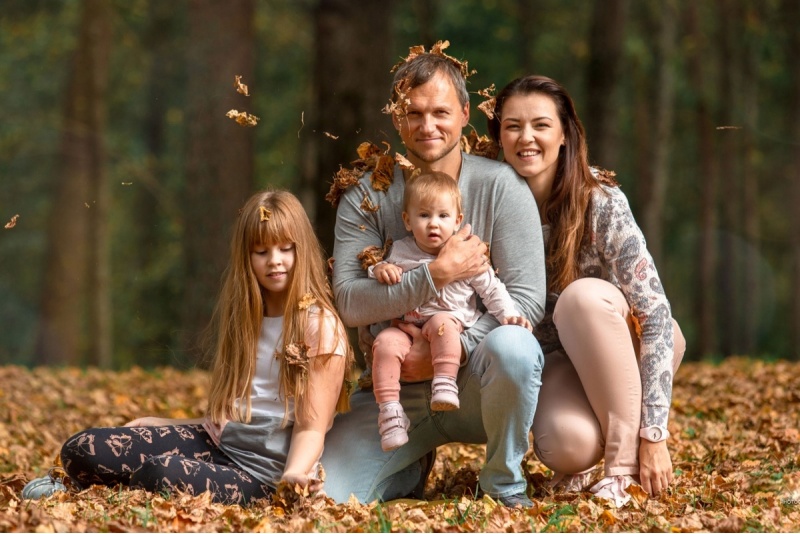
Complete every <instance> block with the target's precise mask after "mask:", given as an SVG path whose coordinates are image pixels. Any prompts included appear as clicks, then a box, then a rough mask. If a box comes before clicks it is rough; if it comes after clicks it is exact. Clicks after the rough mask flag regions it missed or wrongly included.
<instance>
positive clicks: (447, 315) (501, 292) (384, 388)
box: [369, 172, 533, 451]
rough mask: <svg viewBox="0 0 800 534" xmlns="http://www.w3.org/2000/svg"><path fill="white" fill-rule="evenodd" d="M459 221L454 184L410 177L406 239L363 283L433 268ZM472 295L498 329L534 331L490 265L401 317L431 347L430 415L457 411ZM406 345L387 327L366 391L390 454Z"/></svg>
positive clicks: (433, 175)
mask: <svg viewBox="0 0 800 534" xmlns="http://www.w3.org/2000/svg"><path fill="white" fill-rule="evenodd" d="M463 217H464V215H463V213H462V212H461V192H460V191H459V189H458V182H456V181H455V180H454V179H453V178H451V177H450V176H449V175H447V174H445V173H441V172H430V173H424V174H421V175H419V176H417V177H415V178H412V179H411V180H409V181H408V183H407V184H406V189H405V196H404V198H403V221H404V223H405V226H406V230H408V231H410V232H411V233H412V234H413V236H409V237H406V238H404V239H401V240H399V241H397V242H396V243H394V244H393V245H392V250H391V252H390V254H389V256H388V257H387V258H386V259H385V260H384V261H381V262H379V263H377V264H376V265H374V266H371V267H370V268H369V276H370V278H375V279H376V280H378V281H379V282H381V283H384V284H389V285H393V284H396V283H398V282H399V281H400V279H401V277H402V276H403V272H405V271H408V270H411V269H416V268H417V267H419V266H420V265H423V264H426V263H430V262H432V261H433V260H435V259H436V256H437V255H438V254H439V251H440V250H441V248H442V246H444V244H445V242H446V241H447V240H448V239H450V237H451V236H452V235H453V234H454V233H456V232H457V231H458V228H459V226H460V225H461V221H462V219H463ZM487 261H488V260H487ZM476 293H477V294H478V295H480V297H481V299H482V301H483V304H484V305H485V306H486V309H487V310H488V311H489V313H491V314H492V315H493V316H494V317H495V318H496V319H497V320H498V321H500V322H501V323H502V324H514V325H519V326H522V327H524V328H527V329H528V330H532V329H533V327H532V325H531V324H530V322H529V321H528V320H527V319H526V318H525V317H521V316H520V315H519V312H518V311H517V309H516V306H515V305H514V301H513V300H512V299H511V296H510V295H509V294H508V291H507V290H506V287H505V285H503V283H502V282H501V281H500V280H499V279H498V278H497V277H496V276H495V274H494V271H493V270H492V269H491V266H490V267H489V269H488V270H486V272H484V273H482V274H479V275H477V276H474V277H472V278H469V279H466V280H460V281H456V282H453V283H451V284H448V285H446V286H445V287H443V288H442V289H441V290H440V291H439V295H438V296H437V297H436V298H433V299H431V300H430V301H428V302H426V303H424V304H423V305H421V306H420V307H418V308H416V309H414V310H411V311H409V312H408V313H406V314H405V315H403V317H402V319H401V320H402V321H404V322H408V323H413V324H415V325H417V326H420V327H421V328H422V334H423V336H424V337H425V339H427V340H428V342H429V343H430V349H431V359H432V363H433V370H434V377H433V383H432V385H431V391H432V397H431V409H432V410H438V411H444V410H456V409H458V408H459V401H458V385H457V384H456V374H457V373H458V368H459V367H460V365H461V338H460V335H461V332H462V331H463V330H464V329H465V328H469V327H470V326H472V325H473V324H475V322H476V321H477V320H478V318H480V316H481V315H482V313H481V312H480V311H478V309H477V303H476V298H475V294H476ZM395 324H396V323H395ZM411 345H412V341H411V337H410V336H409V335H408V334H406V333H405V332H403V330H401V329H400V328H398V327H397V326H390V327H389V328H386V329H385V330H383V331H381V332H380V334H378V336H377V337H376V338H375V342H374V343H373V346H372V354H373V362H372V374H373V387H374V392H375V399H376V401H377V402H378V406H379V407H380V413H379V415H378V428H379V430H380V434H381V448H382V449H383V450H384V451H391V450H394V449H397V448H398V447H400V446H402V445H404V444H405V443H406V442H407V441H408V427H409V419H408V417H406V414H405V412H404V411H403V406H402V405H401V404H400V371H401V368H402V366H403V362H404V360H405V357H406V355H407V354H408V351H409V350H410V349H411Z"/></svg>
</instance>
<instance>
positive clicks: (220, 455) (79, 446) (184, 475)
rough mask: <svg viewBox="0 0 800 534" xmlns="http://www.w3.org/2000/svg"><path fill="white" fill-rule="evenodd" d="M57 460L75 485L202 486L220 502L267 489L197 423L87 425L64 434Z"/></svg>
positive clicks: (244, 499)
mask: <svg viewBox="0 0 800 534" xmlns="http://www.w3.org/2000/svg"><path fill="white" fill-rule="evenodd" d="M61 463H62V464H63V466H64V470H65V471H66V472H67V475H69V477H70V479H71V480H72V481H74V482H76V483H77V485H79V486H81V487H88V486H90V485H92V484H102V485H106V486H116V485H117V484H123V485H125V486H130V487H131V488H139V489H145V490H148V491H152V492H160V491H170V490H173V489H178V490H182V491H187V492H189V493H192V494H199V493H202V492H204V491H206V490H208V491H210V492H211V495H212V496H213V499H214V501H216V502H220V503H224V504H247V503H248V502H250V501H251V500H252V499H260V498H263V497H267V496H268V495H269V494H270V493H272V492H273V489H272V488H270V487H269V486H268V485H267V484H264V483H262V482H260V481H259V480H257V479H256V478H255V477H253V476H252V475H251V474H250V473H248V472H247V471H245V470H244V469H242V468H241V467H239V466H238V465H236V463H235V462H234V461H233V460H231V459H230V458H229V457H228V456H226V455H225V453H224V452H222V451H221V450H220V449H219V448H218V447H217V446H216V445H214V443H213V442H212V441H211V437H210V436H209V435H208V433H207V432H206V431H205V430H204V429H203V427H202V426H201V425H179V426H158V427H117V428H90V429H88V430H84V431H83V432H79V433H77V434H75V435H74V436H72V437H71V438H70V439H68V440H67V442H66V443H65V444H64V446H63V447H62V448H61Z"/></svg>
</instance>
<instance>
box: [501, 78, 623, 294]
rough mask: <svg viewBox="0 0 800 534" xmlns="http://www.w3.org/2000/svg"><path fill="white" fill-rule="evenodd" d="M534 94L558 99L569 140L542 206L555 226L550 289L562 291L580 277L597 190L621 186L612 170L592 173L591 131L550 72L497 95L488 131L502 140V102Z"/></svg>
mask: <svg viewBox="0 0 800 534" xmlns="http://www.w3.org/2000/svg"><path fill="white" fill-rule="evenodd" d="M531 94H542V95H545V96H548V97H549V98H551V99H552V100H553V102H554V103H555V106H556V110H557V112H558V118H559V120H560V121H561V127H562V129H563V131H564V141H565V143H564V145H563V146H562V147H561V151H560V153H559V155H558V165H557V167H556V177H555V180H554V181H553V187H552V190H551V193H550V196H549V197H548V198H547V199H546V200H545V201H544V202H543V203H542V205H541V207H540V216H541V219H542V220H541V222H542V224H549V225H550V237H549V239H548V241H547V249H546V254H545V258H546V259H545V261H546V266H547V289H548V291H551V292H556V293H560V292H561V291H563V290H564V288H565V287H567V285H569V284H570V283H571V282H573V281H574V280H576V279H577V278H578V276H579V272H578V253H579V251H580V248H581V245H582V244H583V243H584V242H585V241H586V240H587V239H589V237H590V236H588V235H585V234H586V232H587V228H588V227H589V220H590V217H591V199H592V193H593V192H594V191H595V190H601V188H600V184H601V183H603V184H606V185H610V186H617V185H619V184H618V183H617V182H616V181H615V180H614V179H613V178H612V177H611V176H613V175H611V174H610V173H607V172H603V171H601V172H599V173H598V174H597V175H595V174H593V173H592V171H591V169H590V168H589V154H588V147H587V145H586V133H585V131H584V129H583V124H581V121H580V119H579V118H578V114H577V112H576V111H575V104H574V103H573V101H572V98H571V97H570V96H569V94H568V93H567V91H566V90H565V89H564V88H563V87H562V86H561V85H560V84H559V83H558V82H556V81H555V80H552V79H550V78H547V77H546V76H537V75H531V76H524V77H522V78H517V79H516V80H514V81H512V82H511V83H509V84H508V85H506V86H505V87H504V88H503V89H502V90H501V91H500V92H499V93H498V94H497V97H496V101H495V107H494V117H493V118H491V119H489V135H491V137H492V138H493V139H494V140H495V141H496V142H499V140H500V122H501V120H502V116H503V105H504V104H505V101H506V100H507V99H508V98H510V97H512V96H527V95H531Z"/></svg>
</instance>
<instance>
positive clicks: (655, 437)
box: [650, 428, 661, 441]
mask: <svg viewBox="0 0 800 534" xmlns="http://www.w3.org/2000/svg"><path fill="white" fill-rule="evenodd" d="M660 439H661V429H660V428H651V429H650V441H659V440H660Z"/></svg>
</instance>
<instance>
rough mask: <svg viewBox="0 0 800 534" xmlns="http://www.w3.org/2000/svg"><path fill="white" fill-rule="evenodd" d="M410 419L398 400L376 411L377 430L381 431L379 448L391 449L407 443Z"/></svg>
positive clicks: (385, 450) (387, 450)
mask: <svg viewBox="0 0 800 534" xmlns="http://www.w3.org/2000/svg"><path fill="white" fill-rule="evenodd" d="M410 425H411V421H409V420H408V417H406V412H405V411H404V410H403V406H402V405H401V404H400V403H399V402H391V403H389V404H388V405H387V406H384V407H383V408H381V411H380V413H378V430H379V431H380V433H381V449H383V451H384V452H389V451H393V450H395V449H398V448H400V447H402V446H403V445H405V444H406V443H408V427H409V426H410Z"/></svg>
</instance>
